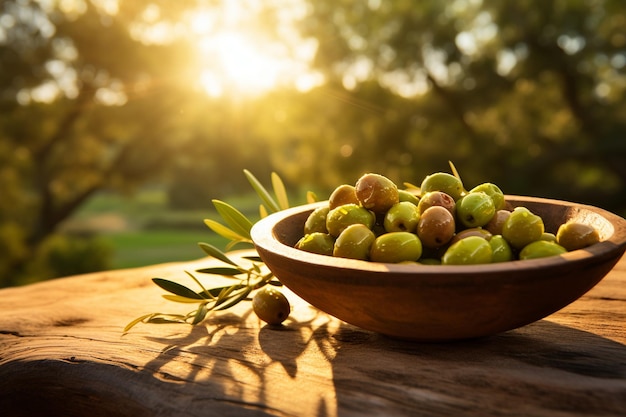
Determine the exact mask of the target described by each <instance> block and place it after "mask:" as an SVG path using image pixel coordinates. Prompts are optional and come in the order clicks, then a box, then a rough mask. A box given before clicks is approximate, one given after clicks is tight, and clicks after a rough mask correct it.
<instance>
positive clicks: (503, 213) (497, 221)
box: [484, 210, 511, 235]
mask: <svg viewBox="0 0 626 417" xmlns="http://www.w3.org/2000/svg"><path fill="white" fill-rule="evenodd" d="M510 215H511V212H510V211H509V210H496V214H494V215H493V217H492V218H491V220H489V222H488V223H487V224H486V225H485V226H484V228H485V229H486V230H488V231H489V233H491V234H492V235H501V234H502V226H504V222H505V221H506V219H508V218H509V216H510Z"/></svg>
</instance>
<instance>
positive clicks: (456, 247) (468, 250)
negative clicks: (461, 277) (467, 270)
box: [441, 236, 492, 265]
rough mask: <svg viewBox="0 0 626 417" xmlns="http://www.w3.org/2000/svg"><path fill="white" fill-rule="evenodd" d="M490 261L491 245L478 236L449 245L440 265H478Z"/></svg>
mask: <svg viewBox="0 0 626 417" xmlns="http://www.w3.org/2000/svg"><path fill="white" fill-rule="evenodd" d="M491 261H492V250H491V245H490V244H489V242H488V241H487V240H486V239H483V238H482V237H479V236H469V237H466V238H465V239H461V240H459V241H458V242H456V243H454V244H452V245H450V247H449V248H448V250H446V253H444V254H443V257H442V258H441V263H442V265H478V264H488V263H491Z"/></svg>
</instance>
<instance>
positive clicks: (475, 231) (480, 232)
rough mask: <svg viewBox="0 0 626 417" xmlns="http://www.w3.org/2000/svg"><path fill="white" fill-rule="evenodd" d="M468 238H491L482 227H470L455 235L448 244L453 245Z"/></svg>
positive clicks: (488, 232)
mask: <svg viewBox="0 0 626 417" xmlns="http://www.w3.org/2000/svg"><path fill="white" fill-rule="evenodd" d="M469 236H478V237H482V238H483V239H485V240H490V239H491V237H492V236H493V235H492V234H491V232H490V231H489V230H487V229H483V228H482V227H470V228H469V229H464V230H461V231H460V232H458V233H457V234H455V235H454V236H453V237H452V239H451V240H450V244H451V245H452V244H454V243H456V242H458V241H459V240H461V239H465V238H466V237H469Z"/></svg>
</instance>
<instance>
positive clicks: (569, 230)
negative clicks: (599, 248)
mask: <svg viewBox="0 0 626 417" xmlns="http://www.w3.org/2000/svg"><path fill="white" fill-rule="evenodd" d="M556 241H557V243H558V244H559V245H561V246H563V247H564V248H565V249H567V250H568V251H571V250H577V249H582V248H586V247H587V246H590V245H593V244H594V243H598V242H599V241H600V235H599V233H598V231H597V230H596V229H595V228H594V227H593V226H589V225H587V224H584V223H577V222H567V223H564V224H562V225H561V226H559V230H558V231H557V232H556Z"/></svg>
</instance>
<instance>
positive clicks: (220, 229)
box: [204, 219, 244, 240]
mask: <svg viewBox="0 0 626 417" xmlns="http://www.w3.org/2000/svg"><path fill="white" fill-rule="evenodd" d="M204 224H206V225H207V226H208V227H209V228H210V229H211V230H213V231H214V232H215V233H217V234H218V235H220V236H222V237H225V238H226V239H229V240H239V239H242V238H244V236H241V235H240V234H239V233H237V232H235V231H234V230H232V229H229V228H228V227H226V226H224V225H223V224H221V223H218V222H216V221H215V220H211V219H204Z"/></svg>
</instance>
